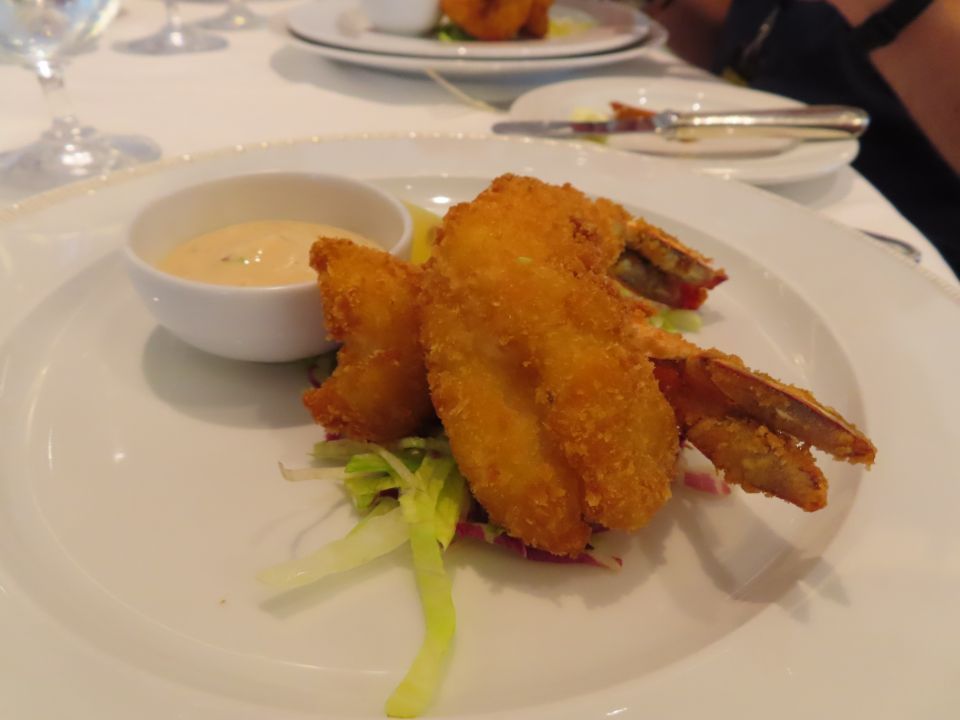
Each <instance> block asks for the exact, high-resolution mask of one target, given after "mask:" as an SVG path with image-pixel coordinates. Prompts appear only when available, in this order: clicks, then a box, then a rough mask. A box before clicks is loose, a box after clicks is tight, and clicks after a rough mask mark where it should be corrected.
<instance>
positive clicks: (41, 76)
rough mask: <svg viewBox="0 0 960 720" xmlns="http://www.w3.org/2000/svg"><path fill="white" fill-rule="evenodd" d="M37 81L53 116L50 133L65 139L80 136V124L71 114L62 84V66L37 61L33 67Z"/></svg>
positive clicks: (54, 62) (54, 61) (71, 108)
mask: <svg viewBox="0 0 960 720" xmlns="http://www.w3.org/2000/svg"><path fill="white" fill-rule="evenodd" d="M35 70H36V73H37V80H39V81H40V87H41V88H42V89H43V95H44V97H45V98H46V100H47V107H48V108H49V109H50V114H51V115H52V116H53V125H52V128H51V132H52V133H53V135H55V136H57V137H59V138H63V139H67V138H70V137H73V138H78V137H79V136H80V122H79V121H78V120H77V116H76V115H74V113H73V105H72V104H71V102H70V97H69V95H67V89H66V87H65V86H64V84H63V66H62V65H61V64H60V63H59V61H57V60H51V59H49V58H48V59H44V60H39V61H38V62H37V63H36V65H35Z"/></svg>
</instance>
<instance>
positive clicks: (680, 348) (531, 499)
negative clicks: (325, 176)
mask: <svg viewBox="0 0 960 720" xmlns="http://www.w3.org/2000/svg"><path fill="white" fill-rule="evenodd" d="M423 237H424V238H425V237H427V233H423ZM426 249H427V248H421V255H426V254H427V253H426V252H425V250H426ZM428 249H429V255H430V258H429V260H428V261H427V262H426V264H425V265H424V266H423V267H422V268H420V267H418V266H415V265H413V264H406V263H404V262H403V261H400V260H397V259H395V258H392V257H390V256H389V255H387V254H385V253H382V252H378V251H375V250H370V249H367V248H362V247H359V246H356V245H353V244H351V243H349V242H348V241H343V240H330V239H321V240H319V241H318V242H317V243H316V244H315V245H314V247H313V250H312V254H311V263H312V265H313V267H314V268H315V269H316V270H317V273H318V276H319V281H320V288H321V292H322V293H323V299H324V302H325V312H326V313H327V323H328V326H329V327H330V328H331V329H333V331H334V332H335V334H336V337H338V338H339V339H341V340H343V341H344V345H343V347H342V348H341V350H340V352H339V358H338V361H339V362H338V366H337V368H336V370H335V371H334V372H333V374H332V375H331V376H330V378H329V379H328V380H327V381H325V382H323V383H322V384H321V386H320V388H319V389H317V390H311V391H308V393H307V396H306V397H305V401H306V402H307V405H308V406H309V407H310V408H311V410H312V411H313V412H314V416H315V417H316V418H317V420H318V421H320V422H322V423H324V424H325V425H326V427H327V429H328V430H331V431H332V432H333V434H334V435H333V438H331V437H330V436H328V440H327V441H325V442H321V443H318V444H317V446H316V448H315V457H316V458H317V459H319V460H322V461H330V460H337V461H340V462H341V463H342V465H341V467H336V468H330V467H323V468H305V469H300V470H288V469H285V468H284V470H283V472H284V476H285V477H286V478H288V479H291V480H297V479H305V478H325V479H334V480H339V481H341V482H343V484H344V487H345V489H346V491H347V493H348V494H349V496H350V498H351V500H352V501H353V504H354V507H355V508H356V509H357V510H358V511H359V512H360V513H362V515H363V516H362V518H361V520H360V521H359V523H358V524H357V526H356V527H355V528H354V529H353V530H352V531H351V532H350V533H348V534H347V535H346V536H344V537H343V538H341V539H339V540H336V541H334V542H333V543H331V544H329V545H328V546H326V547H324V548H321V549H320V550H318V551H317V552H316V553H314V554H313V555H311V556H308V557H305V558H302V559H297V560H292V561H289V562H286V563H283V564H282V565H279V566H277V567H275V568H271V569H269V570H267V571H266V572H265V573H264V574H263V575H262V576H261V577H262V579H263V580H265V581H266V582H269V583H271V584H273V585H275V586H276V587H280V588H292V587H297V586H300V585H303V584H306V583H309V582H314V581H316V580H318V579H320V578H323V577H326V576H327V575H329V574H331V573H335V572H340V571H343V570H346V569H350V568H353V567H357V566H359V565H361V564H364V563H366V562H369V561H370V560H372V559H374V558H377V557H381V556H382V555H384V554H386V553H388V552H392V551H393V550H394V549H396V548H397V547H399V546H400V545H403V544H405V543H406V542H409V543H410V548H411V554H412V558H413V565H414V569H415V571H416V578H417V586H418V589H419V591H420V597H421V604H422V606H423V612H424V619H425V626H426V628H425V634H424V640H423V644H422V646H421V648H420V651H419V653H418V654H417V656H416V658H415V659H414V661H413V663H412V665H411V667H410V669H409V671H408V673H407V675H406V676H405V677H404V679H403V681H402V682H401V683H400V684H399V686H398V687H397V688H396V690H395V691H394V693H393V694H392V695H391V696H390V698H389V699H388V701H387V705H386V710H387V714H388V715H391V716H394V717H413V716H415V715H418V714H420V713H422V712H424V711H425V709H426V708H427V707H428V706H429V703H430V702H431V700H432V697H433V696H434V694H435V692H436V690H437V688H438V687H439V684H440V681H441V678H442V672H443V663H444V659H445V657H446V656H447V654H448V652H449V650H450V647H451V642H452V638H453V632H454V626H455V619H454V609H453V602H452V594H451V586H450V579H449V577H448V576H447V575H446V573H445V570H444V567H443V558H442V553H443V551H444V550H446V548H447V547H449V545H450V543H451V542H452V541H453V539H454V538H455V537H464V538H474V539H479V540H483V541H485V542H488V543H491V544H496V545H500V546H502V547H506V548H508V549H511V550H513V551H514V552H517V553H518V554H520V555H522V556H523V557H527V558H529V559H536V560H552V561H559V562H579V563H587V564H591V565H597V566H601V567H606V568H611V569H616V568H617V567H618V566H619V564H620V560H619V559H618V558H614V557H610V556H608V555H605V554H604V553H603V552H600V551H598V550H597V549H596V548H595V547H594V546H593V545H592V544H591V541H592V540H593V539H594V537H595V536H596V535H597V534H598V533H599V532H601V531H602V530H606V529H619V530H636V529H638V528H640V527H642V526H643V525H644V524H646V523H647V522H648V521H649V520H650V518H651V517H652V516H653V515H654V514H655V513H656V512H657V511H658V510H659V509H660V508H661V507H662V506H663V505H664V504H665V503H666V502H667V501H668V500H669V498H670V497H671V492H672V491H671V484H672V481H673V480H674V478H675V477H676V476H677V474H678V469H679V468H680V467H681V466H682V465H683V464H684V463H686V462H687V460H686V457H687V455H686V454H685V453H682V452H681V450H682V448H683V447H684V446H685V445H686V444H688V443H689V444H691V445H693V446H695V447H696V448H697V449H699V450H700V451H701V452H702V453H703V454H704V455H705V456H706V457H707V458H708V459H709V460H710V461H711V462H712V463H713V465H714V466H715V467H716V468H717V469H718V470H719V471H720V472H721V473H722V475H723V479H720V478H717V476H716V475H715V474H709V473H703V472H700V471H691V472H685V473H684V484H686V485H688V486H689V487H692V488H695V489H698V490H701V491H703V492H708V493H711V494H714V495H718V496H722V495H726V494H728V493H729V487H728V485H727V482H730V483H733V484H737V485H739V486H740V487H742V488H743V489H744V490H745V491H748V492H762V493H764V494H766V495H770V496H776V497H779V498H781V499H783V500H786V501H787V502H790V503H793V504H794V505H796V506H798V507H800V508H802V509H804V510H807V511H814V510H818V509H820V508H822V507H823V506H824V505H826V501H827V481H826V479H825V477H824V476H823V474H822V472H821V471H820V470H819V468H818V467H817V465H816V463H815V461H814V458H813V455H812V453H811V451H810V447H816V448H819V449H821V450H824V451H826V452H828V453H830V454H831V455H833V456H834V457H835V458H838V459H840V460H844V461H847V462H852V463H862V464H865V465H869V464H871V463H872V462H873V460H874V457H875V453H876V449H875V448H874V446H873V444H872V443H871V442H870V440H869V439H868V438H867V437H866V436H865V435H863V434H862V433H861V432H860V431H859V430H857V428H856V427H855V426H854V425H852V424H851V423H849V422H847V421H846V420H844V419H843V418H842V417H841V416H840V415H839V413H837V412H836V411H835V410H833V409H831V408H828V407H826V406H824V405H821V404H820V403H819V402H818V401H817V400H816V399H815V398H814V397H813V395H811V394H810V393H809V392H808V391H806V390H802V389H800V388H796V387H793V386H790V385H787V384H785V383H782V382H780V381H778V380H775V379H773V378H771V377H769V376H767V375H764V374H762V373H759V372H755V371H753V370H750V369H749V368H747V367H746V365H745V364H744V363H743V362H742V361H741V360H740V359H739V358H737V357H736V356H734V355H730V354H727V353H724V352H721V351H719V350H715V349H704V348H701V347H699V346H697V345H695V344H694V343H692V342H690V341H688V340H686V339H685V338H683V337H681V336H680V335H679V334H677V333H673V332H668V331H667V330H666V329H665V328H668V327H671V326H673V327H688V328H692V327H696V325H697V323H696V322H694V321H693V318H694V317H696V315H695V313H692V312H691V311H690V310H682V309H681V310H676V309H667V310H663V309H662V306H661V305H660V304H659V303H657V302H656V301H654V300H651V299H647V298H643V297H641V296H639V295H636V294H634V293H633V292H630V291H628V290H625V289H624V288H623V287H622V286H621V284H620V283H619V282H618V281H619V280H620V279H621V277H622V273H620V272H618V270H617V267H618V266H619V265H621V264H622V263H623V262H624V258H626V261H627V262H628V263H637V262H642V263H647V264H650V265H651V266H654V267H656V268H658V269H659V270H661V271H662V272H663V273H664V275H665V276H669V277H675V278H679V279H680V280H682V282H685V283H688V284H690V286H691V287H695V288H700V289H703V290H704V296H705V293H706V290H707V289H709V288H711V287H714V286H715V285H716V284H718V283H719V282H721V281H723V280H725V279H726V275H725V274H724V273H723V271H722V270H717V269H715V268H713V266H712V265H711V264H710V262H709V261H708V260H707V258H705V257H703V256H702V255H700V254H699V253H696V252H695V251H692V250H690V249H688V248H685V247H684V246H683V245H682V244H681V243H679V241H677V240H676V239H675V238H672V237H671V236H669V235H667V234H666V233H665V232H663V231H662V230H659V229H658V228H655V227H653V226H651V225H649V224H647V223H646V222H645V221H644V220H642V219H638V218H632V217H630V215H629V214H628V213H627V211H626V210H625V209H624V208H622V207H621V206H619V205H617V204H616V203H613V202H611V201H609V200H604V199H591V198H588V197H587V196H586V195H584V194H583V193H581V192H580V191H578V190H576V189H575V188H573V187H571V186H569V185H565V186H555V185H549V184H547V183H544V182H541V181H539V180H536V179H533V178H528V177H519V176H514V175H504V176H501V177H499V178H497V179H495V180H494V181H493V182H492V184H491V185H490V186H489V187H488V188H487V189H486V190H484V191H483V192H482V193H480V195H478V196H477V197H476V198H475V199H474V200H473V201H471V202H467V203H461V204H459V205H456V206H454V207H452V208H451V209H450V210H449V211H448V213H447V215H446V217H445V218H444V219H443V221H442V225H441V227H440V229H439V231H438V232H437V234H436V239H435V242H434V243H433V245H432V246H431V247H429V248H428ZM628 249H629V252H626V251H627V250H628ZM625 253H626V254H625ZM637 258H640V259H639V260H638V259H637ZM699 300H700V301H702V298H699ZM397 404H400V405H405V410H404V411H398V410H396V409H395V408H394V407H393V405H397ZM344 408H345V409H344ZM434 410H435V412H436V417H437V418H439V420H440V422H441V423H442V428H441V429H440V431H439V432H438V431H437V428H436V424H435V418H434V416H433V411H434ZM416 432H421V433H424V436H422V437H409V436H407V435H408V434H411V433H416ZM370 440H376V441H377V442H376V444H375V443H373V442H369V441H370Z"/></svg>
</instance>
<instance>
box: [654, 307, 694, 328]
mask: <svg viewBox="0 0 960 720" xmlns="http://www.w3.org/2000/svg"><path fill="white" fill-rule="evenodd" d="M647 322H649V323H650V324H651V325H653V326H654V327H658V328H660V329H662V330H666V331H667V332H672V333H685V332H697V331H698V330H700V328H701V327H703V318H701V317H700V313H698V312H697V311H696V310H677V309H673V308H671V309H667V310H661V311H660V312H658V313H657V314H656V315H652V316H651V317H649V318H648V319H647Z"/></svg>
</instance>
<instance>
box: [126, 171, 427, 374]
mask: <svg viewBox="0 0 960 720" xmlns="http://www.w3.org/2000/svg"><path fill="white" fill-rule="evenodd" d="M253 220H297V221H301V222H315V223H322V224H326V225H333V226H336V227H340V228H343V229H344V230H350V231H352V232H355V233H358V234H360V235H363V236H364V237H366V238H368V239H369V240H371V241H373V242H374V243H377V244H378V245H380V246H381V247H382V248H383V249H384V250H386V251H388V252H390V253H392V254H394V255H397V256H399V257H403V258H406V257H407V256H408V255H409V251H410V241H411V235H412V222H411V219H410V214H409V213H408V212H407V210H406V208H405V207H404V206H403V205H402V204H401V203H400V202H399V201H398V200H396V199H395V198H393V197H392V196H390V195H388V194H386V193H385V192H383V191H381V190H379V189H377V188H375V187H373V186H372V185H368V184H367V183H363V182H360V181H357V180H350V179H348V178H344V177H339V176H334V175H320V174H307V173H259V174H253V175H242V176H239V177H232V178H226V179H223V180H215V181H212V182H207V183H203V184H200V185H196V186H194V187H189V188H186V189H182V190H178V191H176V192H174V193H172V194H170V195H166V196H164V197H161V198H159V199H157V200H155V201H154V202H153V203H151V204H150V205H149V206H147V207H145V208H144V209H143V210H141V211H140V213H139V214H138V215H137V217H136V218H135V219H134V221H133V223H132V224H131V226H130V229H129V233H128V241H127V246H126V248H125V253H124V255H125V258H126V261H127V262H126V264H127V270H128V273H129V275H130V279H131V281H132V282H133V286H134V288H135V289H136V291H137V293H138V294H139V295H140V298H141V299H142V300H143V302H144V304H145V305H146V306H147V309H149V310H150V312H151V313H152V314H153V316H154V317H155V318H156V319H157V322H159V323H160V325H162V326H163V327H165V328H166V329H167V330H169V331H170V332H171V333H173V334H174V335H176V336H177V337H178V338H180V339H181V340H183V341H184V342H186V343H188V344H190V345H193V346H194V347H197V348H199V349H201V350H205V351H206V352H209V353H213V354H214V355H220V356H223V357H227V358H231V359H234V360H254V361H260V362H286V361H290V360H299V359H302V358H307V357H311V356H313V355H318V354H320V353H323V352H326V351H327V350H330V349H332V348H333V347H334V346H335V343H333V342H331V341H330V340H329V338H328V337H327V332H326V326H325V325H324V322H323V304H322V302H321V299H320V292H319V290H318V288H317V284H316V282H315V281H308V282H303V283H297V284H292V285H276V286H269V287H233V286H227V285H214V284H210V283H204V282H197V281H194V280H186V279H183V278H180V277H177V276H175V275H171V274H169V273H166V272H164V271H162V270H159V269H158V268H157V267H156V265H155V263H157V262H158V261H159V260H160V259H161V258H163V257H165V256H166V255H167V253H168V252H169V251H170V250H171V249H172V248H173V247H174V246H176V245H178V244H180V243H181V242H183V241H185V240H188V239H190V238H192V237H195V236H197V235H200V234H202V233H206V232H210V231H212V230H216V229H218V228H221V227H224V226H226V225H232V224H234V223H241V222H248V221H253Z"/></svg>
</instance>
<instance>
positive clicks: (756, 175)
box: [510, 76, 860, 186]
mask: <svg viewBox="0 0 960 720" xmlns="http://www.w3.org/2000/svg"><path fill="white" fill-rule="evenodd" d="M611 101H618V102H622V103H626V104H628V105H635V106H638V107H643V108H646V109H649V110H654V111H661V110H676V111H679V112H698V111H713V110H716V111H720V110H762V109H771V108H788V107H800V106H802V103H800V102H797V101H796V100H793V99H791V98H786V97H782V96H780V95H775V94H773V93H767V92H761V91H759V90H752V89H750V88H744V87H739V86H737V85H732V84H730V83H728V82H723V81H720V80H718V79H716V78H710V77H704V78H703V79H702V80H701V79H685V78H671V77H639V76H634V77H629V76H623V77H605V78H589V79H583V80H570V81H566V82H559V83H554V84H552V85H544V86H542V87H539V88H536V89H534V90H531V91H530V92H528V93H525V94H524V95H521V96H520V97H519V98H517V100H516V101H515V102H514V103H513V106H512V107H511V108H510V116H511V117H512V118H515V119H517V120H573V119H574V116H575V115H577V116H579V115H581V114H583V113H587V112H589V113H595V114H596V115H598V116H601V115H602V116H609V115H610V114H611V110H610V102H611ZM607 145H608V146H610V147H612V148H616V149H618V150H629V151H633V152H641V153H644V154H646V155H654V156H656V157H659V158H663V159H666V160H669V161H670V162H672V163H676V164H678V165H680V166H682V167H684V168H686V169H688V170H693V171H695V172H698V173H702V174H705V175H713V176H715V177H722V178H724V179H727V180H740V181H742V182H747V183H751V184H753V185H764V186H773V185H779V184H782V183H789V182H797V181H800V180H809V179H811V178H815V177H819V176H821V175H827V174H829V173H832V172H834V171H836V170H838V169H839V168H841V167H843V166H844V165H848V164H850V163H851V162H853V160H854V159H855V158H856V156H857V153H858V151H859V149H860V143H859V142H857V141H856V140H833V141H829V142H797V141H793V140H782V139H778V138H744V139H736V140H731V139H728V140H700V141H697V142H695V143H681V142H676V141H671V140H665V139H664V138H660V137H656V136H654V135H649V134H647V135H645V134H633V135H631V134H625V135H618V136H611V137H610V138H608V139H607Z"/></svg>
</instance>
